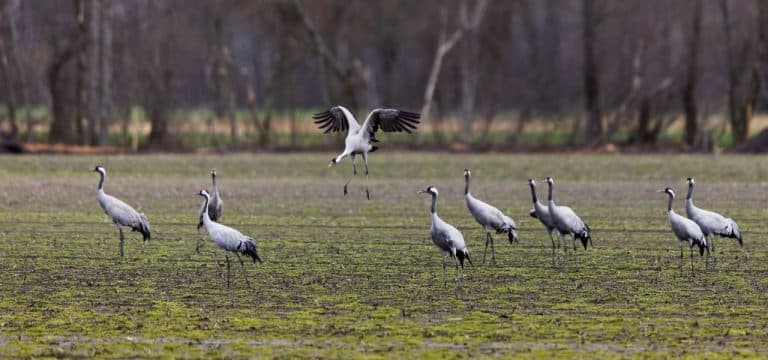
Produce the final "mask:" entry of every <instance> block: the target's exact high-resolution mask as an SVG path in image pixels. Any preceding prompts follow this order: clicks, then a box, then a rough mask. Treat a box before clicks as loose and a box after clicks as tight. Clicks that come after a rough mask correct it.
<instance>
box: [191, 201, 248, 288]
mask: <svg viewBox="0 0 768 360" xmlns="http://www.w3.org/2000/svg"><path fill="white" fill-rule="evenodd" d="M197 195H200V196H202V197H203V198H205V201H204V202H203V206H202V209H203V226H204V227H205V230H206V231H207V232H208V235H209V236H210V237H211V239H213V242H214V243H216V246H218V247H219V248H220V249H222V250H223V251H224V259H225V260H226V261H227V287H229V286H230V283H231V281H230V279H231V275H230V264H229V253H230V252H234V253H235V255H236V256H237V260H239V261H240V268H241V269H242V270H243V277H244V278H245V285H246V286H248V287H250V286H251V285H250V282H249V281H248V273H247V272H246V271H245V264H244V263H243V259H242V258H241V257H240V253H243V254H245V255H247V256H250V257H251V258H253V262H254V263H255V262H256V261H258V262H262V261H261V258H260V257H259V253H258V251H257V250H256V242H255V241H253V238H251V237H249V236H245V235H243V234H242V233H240V232H239V231H237V230H235V229H233V228H231V227H229V226H226V225H222V224H219V223H216V222H213V221H212V220H211V218H210V215H209V214H208V205H209V204H210V200H211V195H210V194H208V191H206V190H205V189H203V190H200V192H199V193H197Z"/></svg>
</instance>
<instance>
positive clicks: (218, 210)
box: [195, 169, 224, 254]
mask: <svg viewBox="0 0 768 360" xmlns="http://www.w3.org/2000/svg"><path fill="white" fill-rule="evenodd" d="M211 183H212V184H213V193H212V194H211V201H210V203H209V204H208V216H209V217H210V218H211V221H214V222H219V220H221V214H222V213H223V212H224V201H223V200H221V195H219V187H218V186H217V185H216V169H211ZM201 227H203V209H200V221H198V223H197V245H196V246H195V252H196V253H198V254H199V253H200V228H201Z"/></svg>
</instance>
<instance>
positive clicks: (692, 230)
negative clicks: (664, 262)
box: [659, 187, 709, 274]
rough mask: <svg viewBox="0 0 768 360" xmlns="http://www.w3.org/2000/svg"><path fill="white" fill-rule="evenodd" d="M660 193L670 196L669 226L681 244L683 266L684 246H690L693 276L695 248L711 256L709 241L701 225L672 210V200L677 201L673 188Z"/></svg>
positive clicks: (668, 208)
mask: <svg viewBox="0 0 768 360" xmlns="http://www.w3.org/2000/svg"><path fill="white" fill-rule="evenodd" d="M659 192H660V193H666V194H667V195H669V203H668V204H667V214H668V217H669V224H670V226H671V227H672V232H673V233H674V234H675V236H676V237H677V239H678V240H679V243H680V261H681V266H682V260H683V244H686V243H687V244H688V245H689V247H690V252H691V274H693V247H694V246H698V247H699V255H700V256H703V255H704V250H705V249H706V250H707V255H709V248H708V247H707V239H706V238H705V237H704V233H703V232H702V231H701V228H700V227H699V225H697V224H696V223H695V222H693V221H692V220H690V219H686V218H684V217H682V216H680V215H678V214H676V213H675V210H673V209H672V200H674V199H675V191H674V190H672V188H669V187H668V188H665V189H664V190H659Z"/></svg>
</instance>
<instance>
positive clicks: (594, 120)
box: [582, 0, 603, 138]
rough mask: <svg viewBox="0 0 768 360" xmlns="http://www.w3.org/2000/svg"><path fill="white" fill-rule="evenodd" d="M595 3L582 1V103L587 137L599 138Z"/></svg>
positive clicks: (593, 1) (598, 85) (600, 120)
mask: <svg viewBox="0 0 768 360" xmlns="http://www.w3.org/2000/svg"><path fill="white" fill-rule="evenodd" d="M595 1H596V0H583V1H582V21H583V24H582V26H583V31H584V35H583V36H584V38H583V41H584V101H585V106H586V110H587V136H589V137H590V138H599V137H600V136H601V135H602V133H603V111H602V108H601V106H600V83H599V81H598V76H599V73H600V68H599V65H598V59H597V56H596V54H595V50H594V48H595V28H596V27H597V21H596V19H595V17H596V15H595Z"/></svg>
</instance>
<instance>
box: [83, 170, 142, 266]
mask: <svg viewBox="0 0 768 360" xmlns="http://www.w3.org/2000/svg"><path fill="white" fill-rule="evenodd" d="M93 171H95V172H97V173H99V175H100V179H99V188H98V190H96V199H97V200H98V201H99V205H101V208H102V209H104V212H105V213H106V214H107V216H109V217H110V218H111V219H112V222H113V223H114V224H115V226H117V230H118V231H119V232H120V257H123V242H124V241H125V235H123V226H128V227H130V228H131V230H132V231H138V232H140V233H141V235H142V236H143V238H144V241H147V240H149V239H150V232H149V220H148V219H147V216H146V215H144V213H139V212H138V211H136V210H134V209H133V208H132V207H131V206H130V205H128V204H126V203H125V202H123V201H122V200H120V199H118V198H116V197H114V196H112V195H108V194H107V193H105V192H104V178H105V177H106V176H107V170H106V169H104V167H103V166H101V165H98V166H96V167H95V168H93Z"/></svg>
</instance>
